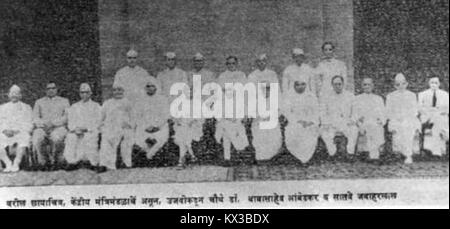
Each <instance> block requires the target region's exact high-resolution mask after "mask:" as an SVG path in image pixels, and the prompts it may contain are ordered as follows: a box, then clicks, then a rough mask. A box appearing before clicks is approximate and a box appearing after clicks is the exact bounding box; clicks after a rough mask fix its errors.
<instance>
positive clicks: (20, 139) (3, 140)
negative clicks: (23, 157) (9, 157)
mask: <svg viewBox="0 0 450 229" xmlns="http://www.w3.org/2000/svg"><path fill="white" fill-rule="evenodd" d="M30 140H31V136H30V134H29V133H28V132H20V133H18V134H16V135H14V136H13V137H7V136H5V135H4V134H3V133H0V147H1V148H5V147H8V146H12V145H14V144H17V147H29V146H30Z"/></svg>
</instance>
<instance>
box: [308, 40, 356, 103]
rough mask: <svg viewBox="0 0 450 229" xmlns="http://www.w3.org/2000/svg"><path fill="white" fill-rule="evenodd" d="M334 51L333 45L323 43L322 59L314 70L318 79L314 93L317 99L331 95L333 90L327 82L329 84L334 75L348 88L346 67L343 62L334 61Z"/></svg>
mask: <svg viewBox="0 0 450 229" xmlns="http://www.w3.org/2000/svg"><path fill="white" fill-rule="evenodd" d="M334 51H335V46H334V44H333V43H331V42H325V43H323V45H322V52H323V58H322V60H321V61H320V63H319V65H318V66H317V68H316V75H317V76H318V77H319V79H316V80H315V82H316V93H317V95H318V96H319V99H320V98H321V97H324V96H327V95H328V94H330V93H331V94H332V93H333V88H332V86H331V84H330V83H329V82H331V78H333V76H335V75H340V76H342V78H344V82H346V84H347V86H348V79H347V66H346V65H345V63H344V62H343V61H341V60H338V59H336V56H335V52H334ZM347 89H348V87H347Z"/></svg>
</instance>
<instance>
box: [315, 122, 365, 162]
mask: <svg viewBox="0 0 450 229" xmlns="http://www.w3.org/2000/svg"><path fill="white" fill-rule="evenodd" d="M342 135H343V136H344V137H345V138H346V139H347V153H349V154H354V153H355V150H356V139H357V137H358V128H357V127H356V125H347V124H346V123H345V121H336V122H334V124H333V125H332V126H329V127H325V128H323V129H322V133H321V136H322V140H323V141H324V142H325V145H326V147H327V149H328V153H329V154H330V155H331V156H333V155H334V154H336V150H337V148H336V144H335V143H334V138H335V137H336V136H342Z"/></svg>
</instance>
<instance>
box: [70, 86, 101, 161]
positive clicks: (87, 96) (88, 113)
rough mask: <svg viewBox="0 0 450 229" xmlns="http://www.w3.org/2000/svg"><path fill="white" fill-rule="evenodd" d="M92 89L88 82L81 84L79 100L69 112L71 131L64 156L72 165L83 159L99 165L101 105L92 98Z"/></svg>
mask: <svg viewBox="0 0 450 229" xmlns="http://www.w3.org/2000/svg"><path fill="white" fill-rule="evenodd" d="M91 96H92V91H91V87H90V86H89V84H87V83H82V84H81V85H80V97H81V100H80V101H79V102H76V103H74V104H73V105H72V106H71V107H70V108H69V109H68V112H67V115H68V116H67V117H68V128H69V133H68V134H67V137H66V142H65V144H66V146H65V148H64V158H65V159H66V161H67V163H68V164H69V166H70V167H73V166H74V165H76V164H77V163H79V162H81V161H88V162H89V163H90V165H91V166H97V164H98V161H99V158H98V156H99V155H98V137H99V127H100V124H101V118H102V116H101V115H102V114H101V106H100V104H98V103H96V102H94V101H92V100H91Z"/></svg>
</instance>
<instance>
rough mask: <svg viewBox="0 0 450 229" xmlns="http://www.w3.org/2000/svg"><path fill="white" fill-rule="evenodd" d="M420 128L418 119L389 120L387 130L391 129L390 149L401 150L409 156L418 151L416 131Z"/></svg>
mask: <svg viewBox="0 0 450 229" xmlns="http://www.w3.org/2000/svg"><path fill="white" fill-rule="evenodd" d="M419 128H420V122H419V120H404V121H400V122H399V121H396V120H391V121H390V122H389V130H390V131H392V149H393V151H397V152H401V153H402V154H403V155H405V156H406V157H408V158H410V157H411V156H412V155H413V154H414V152H417V151H419V143H418V139H417V131H418V130H419Z"/></svg>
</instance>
